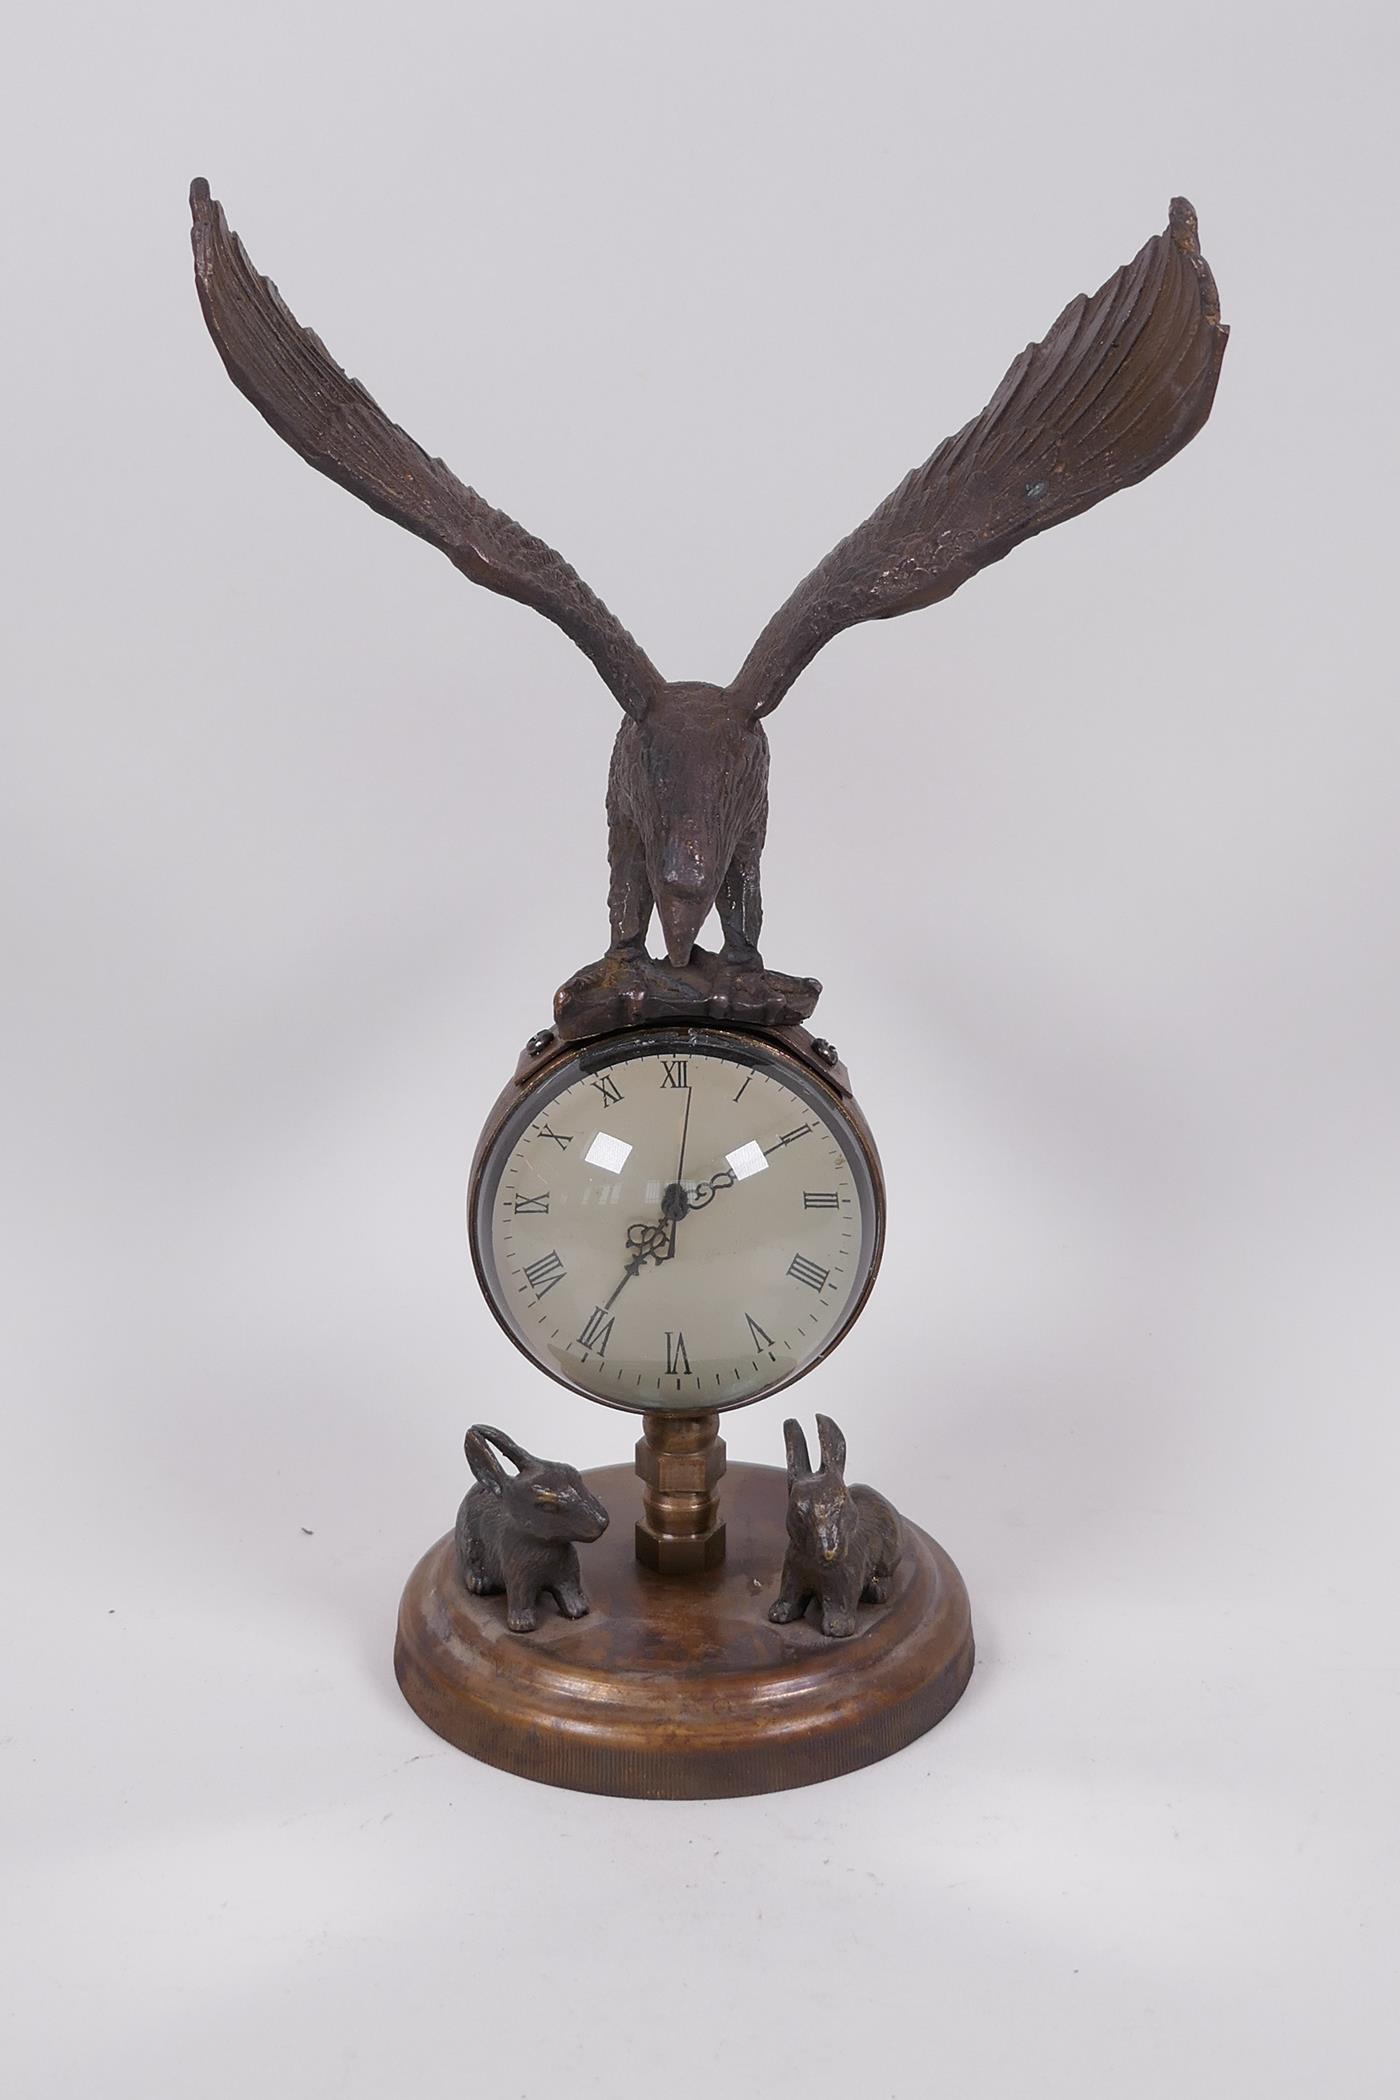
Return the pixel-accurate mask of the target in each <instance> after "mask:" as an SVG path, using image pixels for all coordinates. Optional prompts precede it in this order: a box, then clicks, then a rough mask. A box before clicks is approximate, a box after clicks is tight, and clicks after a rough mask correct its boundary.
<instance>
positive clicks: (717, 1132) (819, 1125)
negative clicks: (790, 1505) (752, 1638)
mask: <svg viewBox="0 0 1400 2100" xmlns="http://www.w3.org/2000/svg"><path fill="white" fill-rule="evenodd" d="M868 1154H869V1141H868V1139H864V1138H863V1137H862V1135H861V1133H860V1132H859V1130H858V1129H857V1127H856V1125H855V1123H854V1121H853V1120H852V1119H851V1117H850V1116H848V1114H847V1113H846V1111H845V1110H844V1109H843V1108H842V1106H841V1101H840V1097H839V1096H838V1094H837V1093H836V1091H835V1090H834V1089H833V1088H832V1087H830V1086H827V1085H825V1084H824V1083H823V1082H822V1081H821V1080H819V1079H817V1078H816V1077H815V1076H814V1075H813V1074H811V1073H809V1072H808V1071H807V1070H806V1069H805V1067H804V1066H802V1065H801V1064H800V1063H799V1062H798V1061H797V1060H796V1059H795V1058H792V1057H790V1056H789V1055H787V1054H785V1053H782V1052H780V1051H779V1050H778V1049H777V1048H776V1047H775V1046H773V1045H771V1044H768V1043H765V1042H764V1041H763V1040H762V1039H761V1038H759V1037H752V1036H746V1035H744V1034H742V1033H741V1032H739V1031H728V1030H723V1031H722V1030H713V1031H705V1030H690V1029H686V1030H659V1031H649V1032H648V1033H646V1034H645V1035H640V1036H625V1037H620V1038H616V1039H614V1041H613V1042H611V1043H602V1044H594V1045H592V1046H591V1047H589V1048H588V1049H586V1050H584V1051H582V1052H581V1053H579V1054H578V1055H576V1056H574V1057H571V1058H570V1059H568V1060H567V1061H566V1062H564V1063H562V1064H558V1065H555V1066H554V1067H553V1068H552V1069H551V1070H550V1071H549V1072H548V1073H547V1074H546V1075H545V1077H544V1078H543V1079H542V1080H541V1081H539V1082H538V1083H537V1084H536V1085H535V1086H534V1087H532V1088H530V1089H528V1090H527V1091H526V1092H525V1094H524V1096H523V1098H522V1099H521V1100H520V1102H519V1104H518V1105H517V1106H516V1108H515V1109H514V1111H513V1112H512V1113H511V1114H510V1115H509V1116H508V1117H507V1119H506V1121H505V1123H504V1124H503V1126H502V1127H501V1129H500V1130H499V1132H498V1133H497V1134H496V1136H495V1137H494V1139H493V1140H492V1141H491V1143H490V1145H489V1148H488V1150H487V1152H486V1155H485V1158H484V1160H483V1161H482V1163H481V1166H480V1169H479V1174H478V1179H477V1186H476V1197H475V1202H474V1205H473V1209H472V1216H471V1233H472V1252H473V1256H474V1258H475V1261H476V1265H477V1272H478V1274H479V1276H480V1278H481V1281H482V1284H483V1286H484V1288H485V1290H486V1293H487V1296H488V1298H489V1299H490V1301H491V1305H492V1308H493V1310H494V1311H495V1313H496V1315H497V1318H498V1319H499V1320H500V1321H501V1324H502V1325H503V1326H504V1327H505V1329H506V1331H507V1333H509V1334H510V1336H511V1338H512V1339H513V1340H514V1341H515V1342H516V1343H517V1344H518V1345H519V1347H521V1348H522V1349H524V1351H525V1352H526V1354H527V1355H529V1356H531V1357H533V1358H534V1360H535V1361H536V1363H538V1364H539V1365H541V1367H542V1368H543V1369H544V1370H546V1371H548V1372H549V1373H550V1374H551V1376H553V1377H555V1378H559V1379H561V1380H563V1382H564V1383H565V1384H566V1385H571V1386H573V1387H574V1388H575V1389H576V1390H577V1391H579V1392H582V1393H587V1394H588V1395H589V1396H590V1397H591V1398H593V1399H595V1400H602V1401H605V1402H607V1403H609V1404H610V1405H612V1406H614V1407H629V1408H636V1409H643V1410H653V1411H654V1410H659V1409H667V1408H671V1409H679V1410H683V1411H688V1412H695V1411H698V1410H700V1409H707V1410H708V1409H712V1408H726V1407H735V1406H738V1405H740V1404H742V1403H743V1402H745V1401H748V1400H755V1399H757V1398H758V1397H759V1396H760V1395H761V1394H763V1393H767V1392H771V1391H773V1390H774V1389H775V1388H777V1387H778V1386H782V1385H786V1384H788V1383H789V1382H790V1381H791V1380H792V1379H794V1378H797V1377H800V1376H801V1374H802V1372H803V1371H805V1370H808V1369H810V1367H811V1366H812V1364H813V1363H815V1362H816V1361H817V1359H818V1358H819V1357H821V1356H824V1355H825V1354H826V1352H827V1351H828V1350H829V1349H830V1348H831V1347H832V1346H833V1344H834V1343H835V1342H836V1341H837V1340H838V1339H839V1337H840V1336H841V1335H842V1334H843V1333H844V1332H845V1330H846V1328H847V1327H848V1326H849V1325H850V1323H851V1321H852V1319H853V1318H854V1317H855V1315H856V1313H857V1312H858V1311H859V1309H860V1306H861V1303H862V1302H863V1300H864V1297H865V1294H866V1292H867V1290H868V1288H869V1285H870V1282H871V1280H872V1278H873V1274H874V1268H875V1263H876V1260H877V1257H878V1252H879V1246H880V1240H881V1228H882V1220H881V1216H880V1210H879V1200H878V1198H877V1194H876V1186H875V1175H874V1174H873V1173H872V1168H871V1163H870V1156H868Z"/></svg>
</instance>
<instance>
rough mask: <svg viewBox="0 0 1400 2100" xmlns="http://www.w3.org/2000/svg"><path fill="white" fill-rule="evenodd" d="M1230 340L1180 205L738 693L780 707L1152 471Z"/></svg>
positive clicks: (778, 623) (1198, 408)
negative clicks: (838, 659)
mask: <svg viewBox="0 0 1400 2100" xmlns="http://www.w3.org/2000/svg"><path fill="white" fill-rule="evenodd" d="M1228 334H1229V330H1228V329H1227V328H1225V327H1224V326H1223V325H1222V323H1221V319H1220V301H1219V298H1218V296H1217V294H1216V289H1215V280H1214V278H1213V277H1212V276H1211V273H1210V266H1209V265H1208V263H1207V262H1206V260H1205V257H1204V256H1203V255H1202V254H1201V250H1200V246H1199V243H1198V241H1197V238H1196V215H1195V213H1194V212H1193V211H1192V209H1191V206H1190V205H1189V204H1188V203H1187V202H1186V200H1185V198H1184V197H1175V198H1173V200H1172V205H1171V216H1170V220H1169V222H1168V225H1167V227H1166V230H1165V232H1163V233H1159V234H1157V235H1156V236H1155V238H1154V239H1152V240H1150V241H1148V242H1147V244H1146V246H1145V247H1144V248H1142V249H1141V250H1140V251H1139V252H1138V254H1137V255H1136V256H1135V257H1134V258H1133V260H1132V262H1130V263H1128V264H1126V265H1125V266H1124V268H1122V269H1121V270H1119V271H1117V272H1116V273H1115V275H1114V276H1112V277H1110V278H1109V280H1108V282H1107V284H1105V285H1104V286H1103V287H1102V289H1101V290H1099V291H1097V292H1095V294H1094V296H1093V297H1092V299H1089V298H1085V297H1084V296H1083V295H1082V294H1081V296H1080V297H1079V298H1077V299H1073V300H1071V302H1070V304H1069V305H1068V306H1067V307H1066V308H1065V310H1064V312H1063V313H1062V314H1061V315H1060V318H1059V320H1058V321H1057V322H1056V323H1055V325H1054V327H1053V328H1052V329H1051V330H1050V333H1049V334H1048V335H1047V336H1046V337H1045V339H1044V341H1043V342H1040V343H1032V344H1030V345H1029V347H1028V348H1027V349H1025V350H1023V351H1022V352H1021V355H1020V356H1019V357H1018V358H1017V359H1016V362H1015V363H1014V364H1013V365H1012V367H1011V369H1010V371H1009V372H1008V373H1007V375H1006V377H1005V379H1003V381H1002V383H1001V385H1000V386H999V387H998V388H997V391H996V393H995V394H994V395H993V396H992V399H991V400H990V401H989V402H988V404H987V406H986V408H984V409H983V411H982V413H981V415H980V416H977V417H975V418H974V419H973V421H972V422H970V423H969V424H967V425H966V426H965V428H964V429H962V430H960V431H959V432H958V433H957V435H956V436H955V437H950V438H947V439H945V441H944V442H943V444H941V445H940V446H939V448H938V450H937V451H936V452H935V453H934V455H933V457H932V459H930V460H928V461H927V462H926V463H925V464H924V465H923V466H922V467H916V468H915V469H914V471H913V472H912V473H911V474H908V475H907V476H906V477H905V479H904V480H903V481H902V482H901V483H900V485H899V487H898V488H897V489H896V490H895V491H894V493H893V494H892V495H890V496H888V497H886V499H885V501H884V502H883V503H882V504H881V505H880V508H879V509H878V510H877V511H875V512H874V514H873V515H872V516H871V517H869V518H867V519H866V521H865V523H864V524H863V525H860V526H858V527H857V528H856V530H855V531H854V532H853V533H851V534H850V536H849V538H847V539H844V540H842V542H841V544H840V546H839V547H835V548H833V550H832V551H831V553H830V554H828V555H827V557H826V559H825V561H823V562H821V563H819V564H818V566H817V567H816V568H815V569H814V570H813V571H812V573H811V575H810V576H808V577H807V578H806V580H805V581H804V582H802V583H800V584H799V585H798V586H797V589H796V590H795V591H794V592H793V594H792V596H791V597H790V598H789V599H788V601H787V603H786V604H785V605H784V606H782V608H781V609H780V610H779V611H778V612H776V613H775V614H774V615H773V618H772V619H771V620H770V621H769V622H768V625H767V626H766V627H765V628H764V630H763V633H762V634H761V635H760V636H759V638H758V640H757V642H755V644H754V646H753V648H752V649H751V650H750V652H749V655H748V657H747V658H746V660H745V662H744V665H743V668H742V669H741V670H740V672H739V675H738V677H737V678H736V679H735V681H734V683H733V685H732V686H731V688H730V691H731V693H732V694H733V695H734V697H735V698H736V699H737V700H738V701H739V703H740V705H741V706H745V707H748V708H750V709H751V710H752V712H753V713H754V714H755V715H766V714H769V713H771V711H772V710H773V708H775V707H776V706H777V705H778V702H779V701H780V700H781V699H782V697H783V695H784V694H785V693H786V691H787V690H788V687H789V686H790V685H791V684H792V682H793V680H794V679H795V678H796V677H797V675H798V673H799V672H800V671H802V670H804V669H805V668H806V666H807V665H808V664H809V663H810V662H811V661H812V658H813V657H814V656H815V655H816V653H817V651H818V650H819V649H820V648H822V647H823V646H824V645H825V643H827V642H829V641H830V640H831V638H832V636H833V635H836V634H839V633H840V632H841V630H842V629H843V628H846V627H854V626H855V625H856V624H857V623H858V622H860V621H862V620H887V619H890V618H892V617H893V616H894V615H895V614H896V613H903V612H913V611H915V610H916V609H917V608H918V607H920V606H923V605H934V604H936V603H937V602H938V600H939V599H940V598H947V597H951V595H952V593H953V592H954V591H955V590H957V589H958V587H959V585H960V584H964V583H966V582H967V579H968V578H969V577H970V576H975V575H976V573H977V571H978V570H979V569H985V568H986V567H987V566H988V564H989V563H990V562H994V561H1000V560H1001V559H1002V558H1003V556H1005V555H1007V554H1009V553H1010V552H1011V550H1012V548H1013V547H1016V546H1019V545H1020V543H1021V541H1022V540H1026V539H1029V538H1031V536H1032V535H1033V534H1034V533H1037V532H1044V531H1045V530H1046V529H1047V528H1048V527H1049V526H1051V525H1058V524H1060V523H1062V522H1063V520H1064V519H1066V518H1072V517H1074V516H1076V515H1077V513H1078V512H1080V511H1082V510H1088V509H1089V508H1090V506H1091V505H1093V504H1095V503H1099V502H1101V501H1102V500H1103V498H1104V497H1105V496H1111V495H1113V494H1114V492H1115V491H1116V490H1118V489H1122V488H1127V487H1129V486H1130V485H1131V484H1132V483H1133V482H1135V481H1141V480H1143V479H1144V478H1145V476H1147V475H1148V474H1151V473H1154V472H1155V471H1156V469H1157V468H1158V467H1160V466H1163V465H1165V463H1166V462H1167V460H1169V459H1170V458H1171V457H1172V455H1173V453H1176V452H1179V451H1180V450H1181V448H1182V446H1183V445H1186V444H1189V443H1190V441H1191V439H1192V438H1193V437H1194V436H1195V435H1196V432H1197V431H1198V430H1199V429H1200V428H1201V425H1202V424H1203V423H1204V422H1205V420H1206V417H1207V416H1208V415H1209V414H1210V408H1211V402H1212V400H1213V399H1214V397H1215V385H1216V380H1217V379H1218V377H1219V375H1220V360H1221V358H1222V357H1223V356H1224V354H1225V342H1226V338H1227V336H1228Z"/></svg>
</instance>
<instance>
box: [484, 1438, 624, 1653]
mask: <svg viewBox="0 0 1400 2100" xmlns="http://www.w3.org/2000/svg"><path fill="white" fill-rule="evenodd" d="M492 1444H494V1445H495V1446H496V1450H498V1451H503V1452H504V1453H505V1455H506V1457H507V1458H508V1459H509V1460H510V1462H511V1464H512V1465H513V1466H515V1467H516V1468H517V1471H516V1472H514V1473H507V1471H506V1470H505V1467H504V1466H503V1465H502V1464H501V1462H500V1460H499V1458H497V1456H496V1452H495V1451H493V1450H492V1449H491V1448H490V1447H491V1445H492ZM465 1448H466V1454H467V1462H468V1464H469V1465H470V1466H471V1469H472V1471H473V1473H475V1475H476V1480H475V1483H474V1484H473V1486H472V1487H471V1488H469V1489H468V1491H467V1495H466V1499H465V1500H464V1502H463V1503H462V1506H461V1508H460V1509H459V1510H458V1512H457V1531H456V1544H457V1572H458V1574H459V1575H460V1576H461V1578H462V1586H463V1588H464V1589H468V1590H470V1591H471V1593H472V1595H473V1596H475V1597H491V1596H495V1595H497V1594H498V1593H499V1592H500V1591H501V1590H504V1591H505V1593H506V1624H507V1626H508V1627H509V1628H510V1630H511V1632H512V1633H533V1632H534V1630H535V1623H536V1620H535V1607H536V1605H537V1604H538V1602H539V1599H540V1597H541V1596H542V1595H543V1594H545V1593H546V1592H547V1593H548V1594H549V1595H550V1596H551V1597H552V1598H553V1599H554V1601H555V1603H556V1604H557V1605H558V1607H559V1609H560V1611H561V1612H562V1613H563V1615H564V1617H565V1618H566V1619H581V1618H582V1617H583V1615H584V1613H585V1612H586V1611H587V1610H588V1599H587V1597H585V1595H584V1593H583V1584H582V1582H581V1581H580V1579H579V1565H578V1554H577V1552H576V1551H575V1546H574V1542H575V1541H576V1540H577V1541H579V1542H581V1543H586V1542H588V1541H590V1540H593V1539H599V1538H601V1537H602V1535H603V1533H604V1532H605V1531H606V1530H607V1528H608V1513H607V1511H606V1510H605V1509H604V1507H603V1505H602V1503H601V1502H600V1501H599V1500H598V1498H597V1496H596V1495H594V1494H592V1493H591V1492H590V1490H589V1488H588V1487H587V1485H586V1484H585V1482H584V1480H583V1477H582V1475H581V1474H579V1473H576V1472H575V1471H574V1468H573V1467H572V1466H565V1465H560V1464H559V1463H557V1461H555V1460H553V1459H547V1458H532V1457H531V1455H530V1453H529V1452H528V1451H524V1450H522V1449H521V1447H520V1445H519V1444H517V1443H515V1442H514V1441H513V1439H512V1438H510V1437H508V1436H505V1435H503V1434H502V1432H501V1431H500V1430H499V1429H488V1428H487V1427H486V1426H485V1425H484V1424H483V1423H480V1422H478V1423H477V1424H475V1426H474V1427H473V1428H471V1429H469V1430H468V1431H467V1438H466V1446H465Z"/></svg>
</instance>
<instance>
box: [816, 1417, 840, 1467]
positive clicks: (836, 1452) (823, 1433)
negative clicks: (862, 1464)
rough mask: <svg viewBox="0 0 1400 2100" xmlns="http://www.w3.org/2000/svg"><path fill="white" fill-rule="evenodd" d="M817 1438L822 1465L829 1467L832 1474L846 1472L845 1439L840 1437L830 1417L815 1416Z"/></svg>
mask: <svg viewBox="0 0 1400 2100" xmlns="http://www.w3.org/2000/svg"><path fill="white" fill-rule="evenodd" d="M817 1436H818V1438H819V1440H820V1442H821V1453H822V1464H823V1465H824V1466H830V1468H831V1470H832V1472H833V1473H844V1472H845V1470H846V1439H845V1438H844V1437H843V1436H842V1434H841V1432H840V1430H839V1429H838V1428H837V1427H836V1424H835V1423H834V1422H833V1421H832V1419H831V1417H830V1415H818V1416H817Z"/></svg>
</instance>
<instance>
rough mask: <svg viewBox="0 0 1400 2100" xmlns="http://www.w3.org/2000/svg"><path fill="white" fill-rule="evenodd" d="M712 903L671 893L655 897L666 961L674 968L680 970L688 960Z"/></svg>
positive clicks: (707, 898) (691, 896)
mask: <svg viewBox="0 0 1400 2100" xmlns="http://www.w3.org/2000/svg"><path fill="white" fill-rule="evenodd" d="M711 901H712V900H711V899H710V898H709V897H696V896H695V895H694V894H693V893H691V894H689V895H686V894H682V895H680V896H677V895H676V894H675V893H674V892H673V893H672V894H671V895H670V896H666V895H664V894H663V895H662V896H659V897H658V898H657V900H656V914H657V917H658V918H659V919H660V921H661V931H662V933H663V934H664V935H665V937H666V959H667V961H668V962H670V963H671V965H672V966H673V968H675V969H681V968H683V967H684V965H685V964H686V963H688V962H689V961H690V955H691V950H692V949H693V948H694V946H695V942H696V938H697V936H698V935H699V932H700V928H701V927H702V926H703V925H704V923H705V921H706V919H707V918H708V917H709V914H710V904H711Z"/></svg>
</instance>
